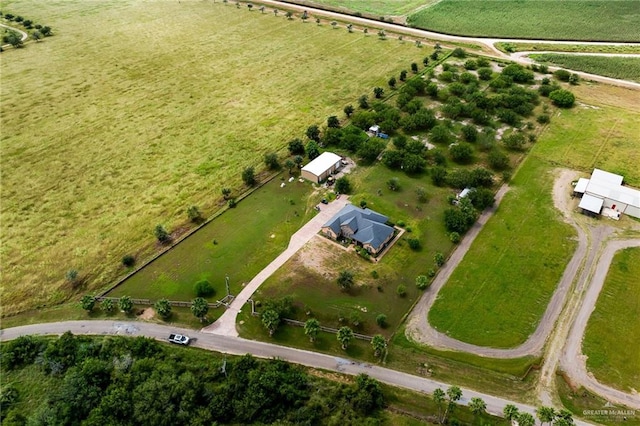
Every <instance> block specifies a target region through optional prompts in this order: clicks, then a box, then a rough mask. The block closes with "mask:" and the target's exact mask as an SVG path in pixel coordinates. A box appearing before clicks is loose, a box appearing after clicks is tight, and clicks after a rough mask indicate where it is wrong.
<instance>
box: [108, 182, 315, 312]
mask: <svg viewBox="0 0 640 426" xmlns="http://www.w3.org/2000/svg"><path fill="white" fill-rule="evenodd" d="M280 176H281V177H282V178H284V177H288V176H289V175H288V173H286V171H285V172H284V173H282V174H281V175H280ZM280 184H281V180H280V179H279V178H276V179H274V180H272V181H271V182H269V183H268V184H266V185H265V186H263V187H262V188H260V189H258V190H257V191H255V192H254V193H253V194H251V195H250V196H249V197H247V198H245V199H244V200H242V201H241V202H240V203H239V204H238V206H237V207H236V208H234V209H229V210H228V211H227V212H225V213H223V214H222V215H221V216H219V217H217V218H216V219H214V220H213V221H211V222H209V223H208V224H207V225H205V226H204V227H203V228H202V229H200V230H199V231H198V232H196V233H195V234H193V235H191V236H189V237H188V238H187V239H186V240H184V241H183V242H181V243H180V244H178V245H177V246H176V247H175V248H173V249H172V250H171V251H170V252H168V253H166V254H164V255H163V256H161V257H159V258H158V259H156V260H155V261H153V262H152V263H151V264H149V265H148V266H146V267H145V268H144V269H142V270H141V271H139V272H138V273H136V274H135V275H133V276H131V277H130V278H129V279H127V280H126V281H125V282H124V283H122V285H120V286H119V287H118V288H116V289H115V290H114V291H113V292H111V293H110V294H109V295H110V296H115V297H119V296H123V295H128V296H131V297H134V298H137V297H139V298H149V299H152V300H157V299H161V298H167V299H169V300H187V301H188V300H191V299H193V298H194V297H195V293H194V290H193V286H194V284H195V283H196V282H197V281H199V280H202V279H207V280H208V281H209V282H210V283H211V284H212V285H213V287H214V288H215V289H216V294H215V295H214V296H213V297H211V298H210V300H212V301H213V300H216V299H219V298H221V297H223V296H224V295H225V276H226V275H228V276H229V283H230V289H231V293H232V294H238V293H239V292H240V290H241V289H242V284H243V283H247V282H249V281H250V280H251V279H252V278H253V277H254V276H255V275H256V274H257V273H258V272H260V271H261V270H262V269H263V268H264V267H265V266H266V265H267V264H269V262H271V261H272V260H273V259H274V258H275V257H276V256H277V255H278V254H280V253H281V252H282V251H283V250H284V249H285V248H286V247H287V245H288V244H289V238H290V237H291V235H292V234H293V233H294V232H295V231H297V230H298V229H299V228H300V226H302V225H303V224H304V223H305V222H307V220H309V218H310V217H311V216H312V214H311V212H312V211H313V210H312V208H311V206H307V199H308V198H309V194H310V193H311V184H310V183H309V182H304V183H300V182H298V181H297V180H295V181H293V182H292V183H286V186H285V187H284V188H281V187H280ZM315 201H316V202H317V201H318V200H315ZM214 241H215V243H214Z"/></svg>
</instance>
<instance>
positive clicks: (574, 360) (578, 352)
mask: <svg viewBox="0 0 640 426" xmlns="http://www.w3.org/2000/svg"><path fill="white" fill-rule="evenodd" d="M627 247H640V240H637V239H635V240H613V241H610V242H609V243H608V244H607V245H606V247H605V249H604V251H603V252H602V254H601V255H600V258H599V260H598V265H597V266H596V268H595V272H594V274H593V276H592V277H591V281H590V284H589V287H588V288H587V290H586V293H585V296H584V300H583V301H582V305H581V306H580V310H579V312H578V315H577V317H576V319H575V321H574V322H573V326H572V327H571V331H570V333H569V338H568V339H567V343H566V345H565V347H564V349H563V351H562V356H561V358H560V366H561V367H562V369H563V370H564V371H565V372H566V373H567V374H568V375H569V377H571V379H572V380H573V381H575V382H577V384H579V385H582V386H584V387H585V388H587V389H589V390H590V391H592V392H595V393H597V394H599V395H605V396H606V397H607V399H608V400H609V401H611V402H616V403H619V404H624V405H626V406H628V407H630V408H634V409H637V410H640V396H639V395H638V394H637V393H636V394H629V393H626V392H622V391H620V390H618V389H614V388H612V387H610V386H606V385H604V384H602V383H600V382H598V381H597V380H596V379H595V378H594V377H593V375H592V374H591V373H589V372H588V371H587V365H586V361H587V357H586V356H585V355H583V354H582V339H583V337H584V333H585V330H586V327H587V322H588V321H589V317H590V316H591V313H592V312H593V310H594V309H595V304H596V302H597V301H598V295H599V294H600V291H601V290H602V287H603V286H604V281H605V278H606V277H607V272H608V271H609V267H610V266H611V261H612V260H613V256H614V255H615V253H616V252H617V251H619V250H622V249H624V248H627ZM631 320H636V321H637V318H634V319H631ZM619 331H620V332H622V330H619ZM628 350H633V349H631V348H629V349H628Z"/></svg>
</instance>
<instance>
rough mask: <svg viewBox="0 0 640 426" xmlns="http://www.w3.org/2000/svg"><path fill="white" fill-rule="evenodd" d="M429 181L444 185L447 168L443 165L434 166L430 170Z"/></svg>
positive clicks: (436, 184)
mask: <svg viewBox="0 0 640 426" xmlns="http://www.w3.org/2000/svg"><path fill="white" fill-rule="evenodd" d="M431 181H432V182H433V184H434V185H435V186H444V185H445V183H446V182H447V169H445V168H444V167H439V166H438V167H434V168H433V169H432V170H431Z"/></svg>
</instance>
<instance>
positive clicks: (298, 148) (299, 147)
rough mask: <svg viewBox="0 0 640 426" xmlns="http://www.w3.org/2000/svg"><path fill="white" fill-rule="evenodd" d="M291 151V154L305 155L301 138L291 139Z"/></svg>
mask: <svg viewBox="0 0 640 426" xmlns="http://www.w3.org/2000/svg"><path fill="white" fill-rule="evenodd" d="M289 152H290V153H291V155H304V144H303V143H302V140H300V139H297V138H296V139H292V140H290V141H289Z"/></svg>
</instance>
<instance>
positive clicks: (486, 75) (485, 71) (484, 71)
mask: <svg viewBox="0 0 640 426" xmlns="http://www.w3.org/2000/svg"><path fill="white" fill-rule="evenodd" d="M492 76H493V70H492V69H491V68H480V69H478V77H479V78H480V80H484V81H489V80H491V77H492Z"/></svg>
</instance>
